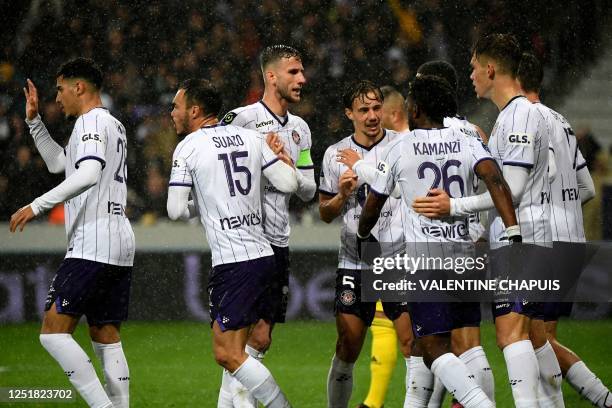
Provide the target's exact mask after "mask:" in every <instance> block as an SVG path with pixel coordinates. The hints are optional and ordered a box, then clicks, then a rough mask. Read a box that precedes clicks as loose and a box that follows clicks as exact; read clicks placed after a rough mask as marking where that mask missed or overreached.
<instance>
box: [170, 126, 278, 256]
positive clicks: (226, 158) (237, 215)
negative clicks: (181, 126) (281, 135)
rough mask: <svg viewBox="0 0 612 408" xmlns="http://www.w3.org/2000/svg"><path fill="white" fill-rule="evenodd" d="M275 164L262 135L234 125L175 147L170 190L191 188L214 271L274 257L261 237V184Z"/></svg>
mask: <svg viewBox="0 0 612 408" xmlns="http://www.w3.org/2000/svg"><path fill="white" fill-rule="evenodd" d="M277 160H278V158H277V157H276V155H275V154H274V153H273V152H272V150H270V148H269V147H268V145H267V144H266V141H265V137H264V136H263V135H260V134H259V133H257V132H254V131H252V130H248V129H244V128H240V127H237V126H232V125H227V126H222V125H214V126H208V127H203V128H201V129H199V130H197V131H195V132H193V133H191V134H190V135H188V136H187V137H186V138H185V139H184V140H183V141H182V142H181V143H179V144H178V146H177V147H176V150H175V151H174V156H173V159H172V163H173V164H172V172H171V175H170V186H185V187H191V194H192V196H193V200H194V203H195V205H196V206H197V209H198V213H199V215H200V220H201V222H202V225H203V226H204V228H205V231H206V238H207V240H208V244H209V245H210V248H211V252H212V264H213V266H216V265H219V264H227V263H234V262H242V261H246V260H253V259H257V258H261V257H264V256H270V255H272V254H273V252H272V249H271V248H270V245H269V244H268V241H267V240H266V239H265V237H264V232H263V216H262V212H261V200H260V188H261V181H260V180H261V172H262V171H263V169H265V168H266V167H268V166H270V165H271V164H273V163H275V162H276V161H277Z"/></svg>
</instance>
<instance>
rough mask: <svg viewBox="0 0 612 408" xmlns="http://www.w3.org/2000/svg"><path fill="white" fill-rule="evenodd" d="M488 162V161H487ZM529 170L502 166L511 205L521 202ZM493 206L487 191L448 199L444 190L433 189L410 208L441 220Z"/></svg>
mask: <svg viewBox="0 0 612 408" xmlns="http://www.w3.org/2000/svg"><path fill="white" fill-rule="evenodd" d="M488 161H490V160H488ZM528 177H529V170H527V169H525V168H523V167H519V166H504V170H503V178H504V179H505V180H506V182H507V184H508V186H509V188H510V192H511V194H512V203H513V204H514V205H518V204H519V203H520V202H521V198H522V197H523V193H524V192H525V187H526V186H527V178H528ZM494 206H495V204H494V203H493V199H492V198H491V194H490V193H489V192H488V191H487V192H486V193H483V194H478V195H475V196H469V197H460V198H450V197H449V196H448V194H446V192H445V191H444V190H440V189H433V190H430V191H429V194H428V196H427V197H417V198H416V199H415V200H414V202H413V203H412V208H413V209H414V210H415V211H416V212H417V213H419V214H423V215H424V216H426V217H429V218H442V217H448V216H449V215H450V216H455V215H457V216H463V215H469V214H471V213H475V212H479V211H484V210H490V209H492V208H493V207H494Z"/></svg>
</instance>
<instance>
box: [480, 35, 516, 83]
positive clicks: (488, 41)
mask: <svg viewBox="0 0 612 408" xmlns="http://www.w3.org/2000/svg"><path fill="white" fill-rule="evenodd" d="M472 55H474V56H475V57H476V58H480V57H481V56H487V57H490V58H492V59H493V60H495V61H496V62H497V63H498V64H499V68H500V71H501V73H502V74H504V73H505V74H508V75H510V76H511V77H512V78H516V74H517V72H518V67H519V64H520V62H521V56H522V53H521V47H520V46H519V43H518V41H517V39H516V37H515V36H514V35H512V34H489V35H486V36H484V37H481V38H480V39H478V41H476V43H475V44H474V46H473V47H472Z"/></svg>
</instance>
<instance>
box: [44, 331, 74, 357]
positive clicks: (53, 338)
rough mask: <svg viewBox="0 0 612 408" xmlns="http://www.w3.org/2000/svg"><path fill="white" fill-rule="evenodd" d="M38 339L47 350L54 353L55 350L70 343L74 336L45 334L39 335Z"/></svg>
mask: <svg viewBox="0 0 612 408" xmlns="http://www.w3.org/2000/svg"><path fill="white" fill-rule="evenodd" d="M38 339H39V340H40V344H41V345H42V346H43V348H44V349H45V350H47V351H48V352H49V353H53V351H54V350H57V349H59V348H61V347H63V345H64V344H65V343H66V342H67V341H70V340H71V339H72V335H71V334H69V333H43V334H40V335H39V337H38Z"/></svg>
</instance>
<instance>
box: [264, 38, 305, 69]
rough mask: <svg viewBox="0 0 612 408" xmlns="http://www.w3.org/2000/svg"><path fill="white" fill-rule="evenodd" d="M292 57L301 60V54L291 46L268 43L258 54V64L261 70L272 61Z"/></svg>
mask: <svg viewBox="0 0 612 408" xmlns="http://www.w3.org/2000/svg"><path fill="white" fill-rule="evenodd" d="M292 57H293V58H295V59H298V60H300V61H301V60H302V54H300V52H299V51H298V50H297V49H295V48H293V47H290V46H288V45H284V44H276V45H269V46H267V47H266V48H264V50H263V51H262V52H261V54H260V55H259V65H260V67H261V70H262V71H263V70H264V69H265V68H266V67H267V66H268V65H269V64H270V63H272V62H276V61H279V60H280V59H282V58H292Z"/></svg>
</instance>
